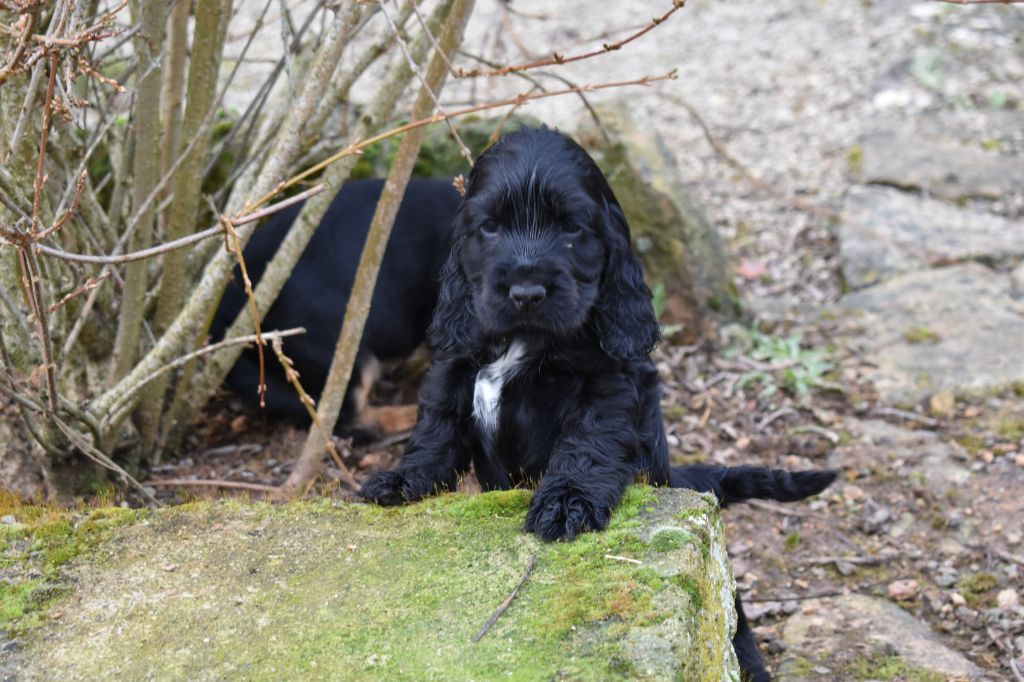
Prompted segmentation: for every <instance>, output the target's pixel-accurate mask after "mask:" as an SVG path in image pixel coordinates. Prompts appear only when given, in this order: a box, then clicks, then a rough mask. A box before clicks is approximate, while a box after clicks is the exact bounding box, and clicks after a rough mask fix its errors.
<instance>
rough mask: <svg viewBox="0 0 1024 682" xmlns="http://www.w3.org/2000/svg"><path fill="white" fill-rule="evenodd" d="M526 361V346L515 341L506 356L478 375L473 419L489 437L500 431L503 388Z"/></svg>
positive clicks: (474, 392)
mask: <svg viewBox="0 0 1024 682" xmlns="http://www.w3.org/2000/svg"><path fill="white" fill-rule="evenodd" d="M525 360H526V344H525V343H523V342H522V341H519V340H515V341H513V342H512V343H511V344H510V345H509V347H508V350H507V351H505V354H504V355H502V356H501V357H500V358H498V359H497V360H495V361H494V362H492V363H491V364H489V365H487V366H485V367H481V368H480V371H479V372H477V373H476V384H475V385H474V386H473V418H474V419H475V420H476V423H477V424H478V425H479V427H480V428H481V430H483V431H484V432H485V433H486V434H487V435H488V436H493V435H494V433H495V432H496V431H497V430H498V414H499V412H500V410H501V388H502V386H504V385H505V382H506V381H508V380H509V379H511V378H512V377H514V376H515V375H516V373H517V372H519V371H520V369H521V368H522V366H523V363H524V361H525Z"/></svg>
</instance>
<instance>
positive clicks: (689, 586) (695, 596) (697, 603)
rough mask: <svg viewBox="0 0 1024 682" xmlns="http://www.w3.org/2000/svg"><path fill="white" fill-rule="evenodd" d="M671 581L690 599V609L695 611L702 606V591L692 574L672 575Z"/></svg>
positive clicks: (692, 611)
mask: <svg viewBox="0 0 1024 682" xmlns="http://www.w3.org/2000/svg"><path fill="white" fill-rule="evenodd" d="M672 583H673V584H674V585H675V586H676V587H678V588H680V589H681V590H682V591H683V592H685V593H686V596H687V597H689V600H690V611H691V613H695V612H698V611H700V609H701V608H702V607H703V606H704V592H703V590H702V589H701V585H700V583H698V582H697V580H696V579H695V578H694V577H693V576H689V575H675V576H672Z"/></svg>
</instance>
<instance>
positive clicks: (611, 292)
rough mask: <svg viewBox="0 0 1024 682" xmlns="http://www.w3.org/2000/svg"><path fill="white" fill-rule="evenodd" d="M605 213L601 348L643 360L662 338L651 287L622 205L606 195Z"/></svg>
mask: <svg viewBox="0 0 1024 682" xmlns="http://www.w3.org/2000/svg"><path fill="white" fill-rule="evenodd" d="M602 213H603V215H602V221H603V223H604V225H603V226H602V230H603V232H604V237H605V244H606V248H607V249H608V255H607V257H606V260H605V266H604V276H603V279H602V281H601V293H600V294H599V295H598V299H597V304H596V306H595V320H596V322H597V328H598V332H599V333H600V335H601V348H603V349H604V351H605V352H606V353H608V355H611V356H612V357H615V358H619V359H622V360H639V359H642V358H645V357H647V355H648V354H649V353H650V352H651V350H652V349H653V348H654V344H656V343H657V342H658V320H657V318H656V317H655V316H654V306H653V305H652V303H651V290H650V289H649V288H648V287H647V283H646V282H644V273H643V268H642V267H641V266H640V261H639V260H637V257H636V255H635V254H634V253H633V249H632V247H631V246H630V241H629V225H628V224H627V223H626V216H625V214H623V212H622V209H621V208H620V207H619V205H618V203H616V201H615V200H614V199H608V198H607V197H606V198H605V200H604V211H603V212H602Z"/></svg>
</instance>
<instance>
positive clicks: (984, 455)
mask: <svg viewBox="0 0 1024 682" xmlns="http://www.w3.org/2000/svg"><path fill="white" fill-rule="evenodd" d="M995 458H996V456H995V455H994V454H992V451H991V450H982V451H981V459H982V461H983V462H985V464H991V463H992V461H993V460H994V459H995Z"/></svg>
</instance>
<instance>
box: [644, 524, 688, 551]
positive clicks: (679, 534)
mask: <svg viewBox="0 0 1024 682" xmlns="http://www.w3.org/2000/svg"><path fill="white" fill-rule="evenodd" d="M692 542H693V536H692V535H690V534H689V533H687V532H686V531H684V530H680V529H678V528H663V529H662V530H659V531H658V532H657V533H655V534H654V537H652V538H651V549H653V550H654V551H656V552H671V551H672V550H676V549H682V548H683V547H686V546H687V545H689V544H690V543H692Z"/></svg>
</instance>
